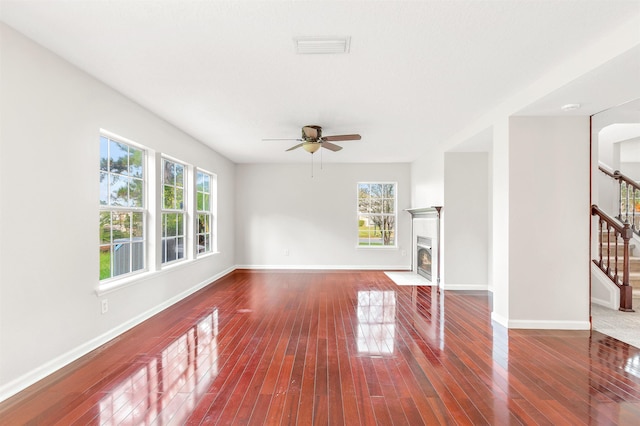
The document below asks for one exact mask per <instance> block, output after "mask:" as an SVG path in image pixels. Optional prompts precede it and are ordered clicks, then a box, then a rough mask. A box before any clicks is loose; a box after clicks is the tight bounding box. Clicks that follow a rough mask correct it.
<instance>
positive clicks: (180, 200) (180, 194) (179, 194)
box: [174, 188, 184, 210]
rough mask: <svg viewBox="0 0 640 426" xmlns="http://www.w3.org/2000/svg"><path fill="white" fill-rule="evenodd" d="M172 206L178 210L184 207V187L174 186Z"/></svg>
mask: <svg viewBox="0 0 640 426" xmlns="http://www.w3.org/2000/svg"><path fill="white" fill-rule="evenodd" d="M174 208H176V209H180V210H182V209H183V208H184V189H182V188H176V203H175V207H174Z"/></svg>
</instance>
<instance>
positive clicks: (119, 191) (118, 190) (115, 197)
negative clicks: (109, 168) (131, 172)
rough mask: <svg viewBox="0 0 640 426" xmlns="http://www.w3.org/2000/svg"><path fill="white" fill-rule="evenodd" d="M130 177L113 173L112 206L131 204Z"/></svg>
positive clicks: (110, 197) (111, 187)
mask: <svg viewBox="0 0 640 426" xmlns="http://www.w3.org/2000/svg"><path fill="white" fill-rule="evenodd" d="M128 181H129V179H127V178H126V177H123V176H119V175H111V185H110V191H111V193H110V194H109V200H110V201H111V202H110V205H111V206H123V207H124V206H128V205H129V185H128Z"/></svg>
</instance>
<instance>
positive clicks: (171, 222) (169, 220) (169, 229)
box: [163, 213, 176, 237]
mask: <svg viewBox="0 0 640 426" xmlns="http://www.w3.org/2000/svg"><path fill="white" fill-rule="evenodd" d="M164 217H165V232H164V233H163V234H164V235H165V236H167V237H175V236H176V215H175V214H168V213H167V214H164Z"/></svg>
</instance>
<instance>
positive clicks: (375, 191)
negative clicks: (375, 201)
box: [371, 183, 383, 198]
mask: <svg viewBox="0 0 640 426" xmlns="http://www.w3.org/2000/svg"><path fill="white" fill-rule="evenodd" d="M382 187H383V185H381V184H379V183H373V184H371V196H372V197H377V198H380V197H382Z"/></svg>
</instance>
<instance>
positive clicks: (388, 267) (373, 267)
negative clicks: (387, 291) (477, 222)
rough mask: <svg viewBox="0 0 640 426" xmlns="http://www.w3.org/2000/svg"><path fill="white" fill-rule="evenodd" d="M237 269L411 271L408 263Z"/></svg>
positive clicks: (240, 266) (238, 266)
mask: <svg viewBox="0 0 640 426" xmlns="http://www.w3.org/2000/svg"><path fill="white" fill-rule="evenodd" d="M236 269H255V270H277V269H282V270H286V269H290V270H298V269H307V270H321V271H329V270H341V271H352V270H363V271H410V270H411V267H410V266H407V265H236Z"/></svg>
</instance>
